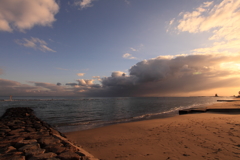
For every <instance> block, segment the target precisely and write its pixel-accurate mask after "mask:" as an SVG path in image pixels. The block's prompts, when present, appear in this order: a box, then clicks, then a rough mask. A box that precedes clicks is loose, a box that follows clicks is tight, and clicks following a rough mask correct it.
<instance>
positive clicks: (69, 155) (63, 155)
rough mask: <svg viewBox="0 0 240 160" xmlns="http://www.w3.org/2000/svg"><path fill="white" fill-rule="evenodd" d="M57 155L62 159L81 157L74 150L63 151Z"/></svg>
mask: <svg viewBox="0 0 240 160" xmlns="http://www.w3.org/2000/svg"><path fill="white" fill-rule="evenodd" d="M58 157H59V158H60V159H62V160H79V159H80V158H81V157H80V156H79V155H78V154H76V153H74V152H69V151H68V152H63V153H61V154H60V155H58Z"/></svg>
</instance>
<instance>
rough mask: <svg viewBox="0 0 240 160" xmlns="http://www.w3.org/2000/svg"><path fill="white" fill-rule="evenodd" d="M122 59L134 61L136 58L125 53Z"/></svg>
mask: <svg viewBox="0 0 240 160" xmlns="http://www.w3.org/2000/svg"><path fill="white" fill-rule="evenodd" d="M122 57H123V58H126V59H136V57H133V56H132V55H131V54H129V53H125V54H124V55H123V56H122Z"/></svg>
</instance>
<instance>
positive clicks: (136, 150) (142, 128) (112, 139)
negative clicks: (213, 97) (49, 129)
mask: <svg viewBox="0 0 240 160" xmlns="http://www.w3.org/2000/svg"><path fill="white" fill-rule="evenodd" d="M208 108H240V102H239V101H237V102H225V103H216V104H214V105H211V106H208ZM239 131H240V116H239V114H237V113H214V112H207V113H197V114H186V115H179V116H174V117H170V118H163V119H152V120H145V121H138V122H129V123H121V124H115V125H110V126H105V127H101V128H95V129H90V130H83V131H76V132H68V133H65V135H66V136H67V138H68V139H69V140H71V141H73V142H75V143H76V144H78V145H79V146H81V147H82V148H83V149H85V150H86V151H88V152H89V153H91V154H92V155H94V156H95V157H97V158H99V159H102V160H113V159H119V160H120V159H122V160H146V159H151V160H161V159H163V160H165V159H169V160H177V159H183V160H184V159H189V160H190V159H195V160H198V159H200V160H201V159H209V160H210V159H211V160H212V159H220V160H221V159H231V160H234V159H239V158H240V134H239Z"/></svg>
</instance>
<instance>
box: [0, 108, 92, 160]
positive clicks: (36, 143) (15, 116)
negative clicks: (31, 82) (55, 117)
mask: <svg viewBox="0 0 240 160" xmlns="http://www.w3.org/2000/svg"><path fill="white" fill-rule="evenodd" d="M25 159H27V160H29V159H31V160H64V159H65V160H75V159H76V160H80V159H81V160H87V159H88V157H87V156H85V155H84V154H82V153H80V152H79V149H78V148H77V147H76V146H74V145H73V144H72V143H70V142H69V141H68V140H67V139H66V136H64V135H63V134H62V133H61V132H59V131H57V130H56V129H53V128H52V127H51V126H50V125H49V124H47V123H45V122H43V121H41V120H40V119H38V118H37V117H36V116H35V115H34V114H33V110H32V109H30V108H25V107H19V108H10V109H7V111H6V113H5V114H4V115H3V116H2V117H1V118H0V160H25Z"/></svg>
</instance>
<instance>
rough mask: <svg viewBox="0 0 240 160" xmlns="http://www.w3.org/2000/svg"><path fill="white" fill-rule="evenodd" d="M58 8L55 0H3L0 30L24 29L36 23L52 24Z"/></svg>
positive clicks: (1, 2)
mask: <svg viewBox="0 0 240 160" xmlns="http://www.w3.org/2000/svg"><path fill="white" fill-rule="evenodd" d="M58 10H59V6H58V4H57V3H56V2H55V0H1V1H0V31H7V32H12V31H13V30H20V31H24V30H26V29H31V28H32V27H33V26H35V25H40V26H51V24H52V23H53V22H54V21H55V20H56V19H55V18H54V16H55V14H57V13H58Z"/></svg>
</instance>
